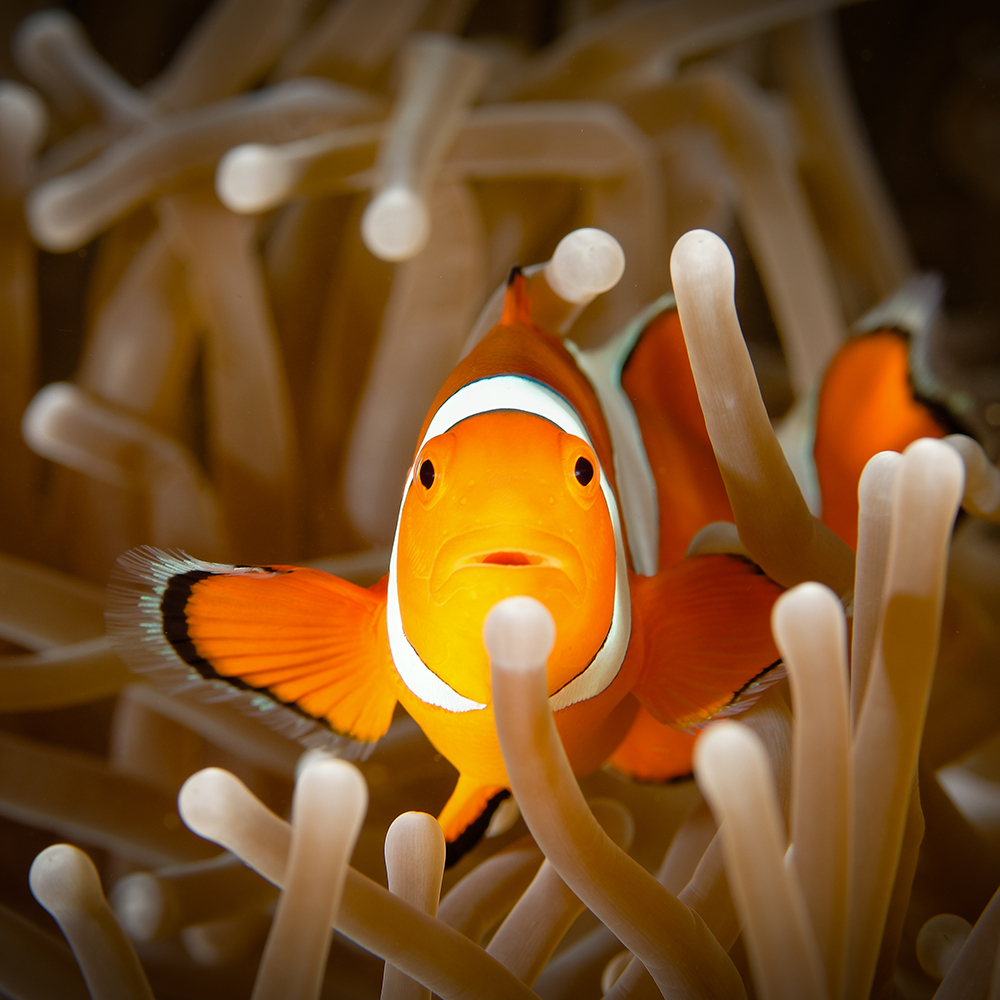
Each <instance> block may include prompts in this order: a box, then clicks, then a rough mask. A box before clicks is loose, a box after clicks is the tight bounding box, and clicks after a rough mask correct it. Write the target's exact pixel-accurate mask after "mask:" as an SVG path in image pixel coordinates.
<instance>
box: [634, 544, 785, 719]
mask: <svg viewBox="0 0 1000 1000" xmlns="http://www.w3.org/2000/svg"><path fill="white" fill-rule="evenodd" d="M780 593H781V588H780V587H779V586H778V585H777V584H776V583H774V582H773V581H771V580H769V579H768V578H767V577H766V576H764V574H763V573H762V572H761V570H760V569H759V568H758V567H757V566H755V565H754V564H753V563H751V562H748V561H747V560H746V559H743V558H741V557H739V556H730V555H705V556H695V557H692V558H689V559H682V560H681V561H680V562H678V563H675V564H674V565H673V566H671V567H669V568H668V569H666V570H664V571H662V572H660V573H657V575H656V576H653V577H636V578H634V579H633V584H632V602H633V607H634V608H635V609H636V610H637V611H638V612H639V614H640V615H641V616H642V625H643V630H644V640H645V642H644V644H645V656H644V663H643V667H642V671H641V673H640V675H639V680H638V682H637V684H636V686H635V687H634V688H633V690H632V693H633V694H634V695H635V697H636V698H638V699H639V701H640V702H641V703H642V705H643V706H644V707H645V708H646V709H647V710H648V711H649V713H650V715H652V716H653V718H654V719H656V720H657V721H658V722H661V723H668V724H669V725H671V726H673V727H675V728H676V729H687V728H689V727H690V726H695V725H698V724H699V723H701V722H705V721H706V720H708V719H710V718H712V717H713V716H717V715H719V714H720V713H724V714H732V713H733V712H734V711H738V710H742V708H743V707H746V706H748V705H749V704H751V703H752V699H754V698H755V697H756V696H758V695H759V694H760V693H761V691H762V690H763V689H764V687H766V686H767V685H768V684H770V683H772V682H773V681H774V680H777V679H778V678H779V677H781V676H783V674H782V672H780V671H779V669H778V668H779V666H780V659H779V656H778V650H777V647H776V646H775V645H774V640H773V638H772V637H771V606H772V605H773V604H774V602H775V600H776V599H777V597H778V595H779V594H780ZM737 705H739V708H737Z"/></svg>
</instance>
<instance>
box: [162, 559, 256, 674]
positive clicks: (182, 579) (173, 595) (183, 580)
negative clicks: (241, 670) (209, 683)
mask: <svg viewBox="0 0 1000 1000" xmlns="http://www.w3.org/2000/svg"><path fill="white" fill-rule="evenodd" d="M218 575H219V574H217V573H209V572H208V571H207V570H203V569H192V570H188V572H187V573H178V574H177V575H176V576H172V577H171V578H170V581H169V583H168V584H167V589H166V591H165V592H164V594H163V600H162V601H161V602H160V614H161V615H162V616H163V634H164V635H165V636H166V637H167V642H169V643H170V645H171V646H173V647H174V652H175V653H176V654H177V655H178V656H179V657H180V658H181V659H182V660H183V661H184V662H185V663H186V664H188V666H191V667H194V669H195V670H197V671H198V673H199V674H201V676H202V677H204V678H205V679H206V680H217V679H222V680H227V681H230V682H231V683H234V684H235V685H236V686H237V687H246V685H245V684H243V683H242V682H240V681H239V680H238V679H236V678H230V677H225V678H221V677H220V675H219V674H218V673H216V671H215V670H214V669H213V668H212V664H211V663H209V662H208V660H206V659H205V657H204V656H202V655H201V654H200V653H199V652H198V650H197V649H195V646H194V642H193V641H192V640H191V636H190V634H189V633H188V623H187V603H188V601H189V600H191V592H192V590H193V589H194V586H195V584H196V583H200V582H201V581H202V580H206V579H208V577H210V576H218Z"/></svg>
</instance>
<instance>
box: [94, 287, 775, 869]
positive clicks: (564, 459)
mask: <svg viewBox="0 0 1000 1000" xmlns="http://www.w3.org/2000/svg"><path fill="white" fill-rule="evenodd" d="M727 515H728V516H727ZM718 519H731V514H729V507H728V501H727V500H726V497H725V491H724V488H723V486H722V482H721V477H720V476H719V473H718V469H717V467H716V465H715V460H714V455H713V453H712V450H711V445H710V442H709V441H708V436H707V433H706V432H705V428H704V421H703V420H702V419H701V411H700V407H699V406H698V402H697V395H696V393H695V391H694V384H693V379H692V378H691V375H690V368H689V367H688V366H687V358H686V353H685V352H684V348H683V341H682V338H681V334H680V327H679V324H678V322H677V319H676V312H675V311H674V310H673V306H672V301H671V300H670V299H669V298H666V299H664V300H661V302H659V303H657V304H656V305H655V306H654V307H653V308H651V309H650V310H647V312H646V313H645V314H644V315H643V316H641V317H639V318H638V319H637V321H636V322H635V323H634V324H632V325H631V326H630V328H629V329H628V330H626V331H623V333H622V335H620V336H619V337H618V338H616V339H615V341H613V342H612V343H611V344H610V345H608V347H606V348H602V349H601V351H599V352H592V353H587V352H582V351H580V350H579V349H577V348H574V347H573V346H572V345H570V346H569V347H567V346H566V345H564V343H563V342H562V341H561V340H560V339H559V338H557V337H555V336H553V335H550V334H548V333H546V332H544V331H542V330H540V329H538V328H537V327H535V326H534V325H533V323H532V321H531V317H530V311H529V308H528V304H527V298H526V293H525V289H524V285H523V278H521V277H520V275H519V273H518V274H515V275H514V276H513V280H512V283H511V284H510V286H509V288H508V292H507V300H506V304H505V309H504V315H503V317H502V319H501V321H500V323H499V324H498V325H497V326H496V327H495V328H494V329H493V330H492V331H491V332H490V333H489V334H488V335H487V336H486V337H485V338H484V339H483V340H482V342H481V343H480V344H479V345H478V346H477V347H476V348H475V349H474V350H473V351H472V352H471V353H470V354H469V355H468V357H466V358H465V359H464V360H463V361H462V362H461V363H460V364H459V365H458V367H457V368H456V369H455V371H454V372H453V373H452V375H451V376H450V377H449V379H448V380H447V381H446V383H445V385H444V386H443V387H442V389H441V391H440V392H439V394H438V396H437V398H436V399H435V401H434V403H433V405H432V406H431V409H430V411H429V413H428V415H427V418H426V420H425V422H424V425H423V427H422V428H421V431H420V435H419V440H418V445H417V449H416V452H415V456H414V461H413V464H412V466H411V468H410V470H409V472H408V474H407V477H406V482H405V485H404V490H403V499H402V503H401V506H400V512H399V519H398V523H397V529H396V534H395V539H394V543H393V547H392V554H391V558H390V565H389V572H388V574H387V576H386V577H385V578H383V579H382V580H381V581H379V583H378V584H376V585H375V586H373V587H371V588H361V587H356V586H354V585H352V584H350V583H347V582H345V581H342V580H339V579H338V578H336V577H333V576H331V575H329V574H325V573H322V572H320V571H318V570H313V569H307V568H301V567H291V566H273V567H232V566H223V565H219V564H211V563H202V562H199V561H198V560H195V559H191V558H190V557H187V556H184V555H183V554H165V553H157V552H155V551H154V550H148V549H146V550H136V551H134V552H133V553H129V554H127V555H126V556H124V557H123V558H122V560H121V563H120V569H119V572H118V575H117V577H116V578H115V580H114V581H113V583H112V585H111V588H110V601H109V614H108V622H109V631H110V632H111V634H112V636H113V638H114V640H115V642H116V644H117V646H118V648H119V649H120V650H121V651H122V655H123V657H124V658H125V660H126V662H128V663H130V665H133V666H134V667H136V668H137V669H140V670H146V671H150V672H153V673H157V672H158V673H162V674H166V675H167V676H168V677H169V678H172V679H174V680H177V679H178V678H181V679H184V680H185V681H186V682H190V683H191V684H193V685H194V686H195V687H196V688H197V689H199V690H203V691H205V692H207V693H209V694H214V695H215V696H220V695H224V696H226V697H231V698H234V699H236V700H237V701H238V702H240V703H242V704H243V706H244V707H246V708H248V709H249V710H251V711H255V712H257V713H258V714H259V715H262V716H263V717H264V718H265V719H269V720H270V721H272V723H273V724H274V725H276V726H277V727H278V728H283V729H284V730H285V731H286V732H288V733H289V734H290V735H293V736H296V737H297V738H299V739H301V740H302V741H303V742H305V743H307V744H308V743H311V742H312V743H316V742H322V741H323V740H324V738H328V737H329V736H330V735H335V736H339V737H346V738H348V739H350V740H353V741H355V742H356V743H360V744H365V743H371V742H374V741H375V740H377V739H378V738H379V737H380V736H381V735H383V734H384V732H385V731H386V729H387V728H388V726H389V723H390V721H391V718H392V713H393V710H394V708H395V706H396V704H397V702H398V703H400V704H401V705H402V706H403V707H404V708H405V709H406V711H407V712H408V713H409V714H410V715H411V716H412V717H413V718H414V719H415V721H416V722H417V723H418V724H419V725H420V726H421V728H422V729H423V731H424V732H425V733H426V735H427V736H428V738H429V739H430V740H431V742H432V743H433V744H434V745H435V746H436V747H437V749H438V750H439V751H440V752H441V753H442V754H443V755H444V756H445V757H446V758H447V759H448V760H450V761H451V762H452V763H453V764H454V765H455V767H456V768H457V769H458V771H459V775H460V777H459V782H458V785H457V786H456V789H455V792H454V793H453V795H452V797H451V799H450V800H449V802H448V804H447V805H446V806H445V809H444V811H443V812H442V814H441V816H440V820H441V823H442V826H443V828H444V830H445V834H446V837H447V839H448V841H449V844H450V847H451V848H452V850H451V855H452V858H453V857H454V856H457V854H458V853H460V851H461V850H462V849H464V848H465V847H467V846H469V844H470V843H471V842H473V841H474V840H475V839H477V838H478V836H479V835H480V834H481V833H482V830H483V829H484V827H485V825H486V822H487V820H488V819H489V816H490V813H491V811H492V809H493V808H495V806H496V805H497V804H498V803H499V801H500V799H501V798H502V797H504V796H505V795H506V794H508V793H507V784H508V781H507V775H506V771H505V769H504V763H503V758H502V755H501V753H500V748H499V744H498V741H497V736H496V730H495V725H494V720H493V710H492V703H491V694H490V674H489V662H488V657H487V654H486V651H485V648H484V646H483V642H482V627H483V621H484V619H485V616H486V614H487V613H488V611H489V610H490V608H492V607H493V605H494V604H496V603H497V602H498V601H500V600H502V599H503V598H505V597H509V596H514V595H522V594H524V595H530V596H532V597H536V598H537V599H538V600H540V601H541V602H542V603H544V604H545V605H546V607H548V609H549V610H550V612H551V613H552V615H553V618H554V619H555V622H556V642H555V647H554V648H553V651H552V654H551V656H550V659H549V662H548V689H549V701H550V705H551V706H552V709H553V711H554V717H555V720H556V725H557V727H558V729H559V732H560V735H561V737H562V740H563V744H564V746H565V748H566V751H567V754H568V756H569V759H570V762H571V764H572V765H573V767H574V769H575V770H576V771H577V773H586V772H587V771H590V770H593V769H594V768H596V767H597V766H599V765H600V764H601V763H603V762H604V761H605V760H607V759H608V758H611V759H612V760H613V762H614V763H615V764H616V765H617V766H618V767H620V768H621V769H622V770H624V771H625V772H626V773H630V774H634V775H636V776H638V777H642V778H649V779H656V780H666V779H669V778H673V777H677V776H680V775H683V774H686V773H688V772H690V754H691V745H692V743H693V739H694V737H693V735H691V733H690V732H685V731H684V730H688V729H690V727H692V726H695V725H698V724H699V723H701V722H704V721H705V720H707V719H708V718H711V717H713V716H715V715H717V714H719V713H724V712H727V711H731V710H733V708H734V706H735V705H736V704H737V703H739V704H740V707H744V706H745V705H746V704H749V701H750V700H752V698H753V696H754V695H756V694H757V693H759V691H760V690H762V689H763V686H765V685H766V683H768V682H769V681H771V680H773V679H775V678H776V677H777V676H779V674H780V672H779V671H778V670H776V669H775V667H776V666H777V665H778V655H777V651H776V649H775V647H774V644H773V640H772V639H771V635H770V629H769V616H770V608H771V605H772V604H773V601H774V600H775V598H776V597H777V595H778V593H779V588H778V587H777V586H776V585H775V584H774V583H772V582H771V581H770V580H768V579H767V578H766V577H765V576H764V575H763V574H762V573H761V572H760V571H759V570H758V569H757V568H756V567H755V566H753V565H752V564H751V563H749V562H748V561H747V560H745V559H743V558H740V557H737V556H730V555H726V554H713V555H706V556H697V557H693V558H684V552H685V549H686V547H687V544H688V542H689V541H690V539H691V537H692V536H693V535H694V534H695V532H697V531H698V529H699V528H701V527H703V526H704V525H705V524H706V523H708V522H709V521H713V520H718ZM741 696H742V699H743V700H742V702H741V701H740V698H741Z"/></svg>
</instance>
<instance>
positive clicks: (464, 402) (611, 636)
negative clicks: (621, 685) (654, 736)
mask: <svg viewBox="0 0 1000 1000" xmlns="http://www.w3.org/2000/svg"><path fill="white" fill-rule="evenodd" d="M494 410H518V411H521V412H524V413H533V414H535V415H536V416H540V417H543V418H545V419H546V420H549V421H550V422H551V423H553V424H555V425H556V426H557V427H558V428H559V429H560V430H562V431H564V432H565V433H567V434H573V435H575V436H576V437H579V438H582V439H583V440H584V441H586V442H587V444H588V445H590V446H591V447H593V442H592V441H591V440H590V435H589V434H588V433H587V429H586V427H584V425H583V421H582V420H581V419H580V417H579V415H578V414H577V413H576V411H575V410H574V409H573V407H572V406H570V404H569V403H568V402H567V401H566V400H565V399H563V397H562V396H560V395H559V394H558V393H557V392H555V391H554V390H553V389H550V388H549V387H548V386H546V385H543V384H542V383H541V382H538V381H536V380H535V379H532V378H528V377H527V376H524V375H496V376H493V377H491V378H484V379H480V380H479V381H477V382H470V383H469V384H468V385H465V386H462V388H461V389H459V390H458V391H457V392H456V393H454V395H452V396H449V397H448V399H446V400H445V401H444V402H443V403H442V404H441V406H440V408H439V409H438V411H437V413H435V414H434V416H433V417H432V418H431V422H430V424H429V425H428V427H427V433H426V434H425V435H424V437H423V440H422V441H421V442H420V447H419V448H418V449H417V454H419V453H420V451H421V449H423V447H424V445H425V444H427V442H428V441H429V440H430V439H431V438H434V437H437V436H438V435H440V434H444V433H446V432H447V431H449V430H451V428H452V427H454V426H455V425H456V424H457V423H459V422H461V421H462V420H466V419H468V418H469V417H473V416H476V415H478V414H480V413H489V412H491V411H494ZM598 472H599V473H600V485H601V492H602V493H603V495H604V502H605V504H606V505H607V508H608V514H609V516H610V517H611V525H612V528H613V530H614V535H615V566H616V569H615V597H614V610H613V612H612V616H611V627H610V628H609V629H608V634H607V636H606V637H605V640H604V643H603V644H602V646H601V648H600V649H599V650H598V651H597V654H596V655H595V656H594V658H593V660H591V661H590V663H589V664H588V665H587V667H586V669H585V670H583V671H582V672H581V673H579V674H577V676H576V677H574V678H573V679H572V680H571V681H569V682H568V683H567V684H565V685H564V686H563V687H562V688H560V689H559V690H558V691H556V693H555V694H553V695H551V696H550V697H549V704H550V705H551V706H552V710H553V711H557V710H559V709H561V708H566V707H567V706H569V705H573V704H575V703H576V702H578V701H583V700H585V699H587V698H593V697H594V696H595V695H598V694H600V693H601V692H602V691H603V690H604V689H605V688H607V687H608V685H610V684H611V682H612V681H613V680H614V679H615V677H616V676H617V675H618V671H619V670H620V669H621V665H622V661H623V660H624V659H625V652H626V650H627V649H628V643H629V638H630V636H631V633H632V608H631V603H630V600H629V589H628V564H627V562H626V560H625V545H624V542H623V540H622V529H621V521H620V519H619V516H618V504H617V501H616V500H615V495H614V492H613V491H612V489H611V484H610V483H609V482H608V480H607V477H606V476H605V475H604V470H603V469H601V468H600V463H598ZM413 474H414V470H413V468H412V467H411V468H410V471H409V473H408V475H407V477H406V487H405V489H404V491H403V499H404V501H405V498H406V493H407V492H408V491H409V489H410V486H411V484H412V482H413ZM399 509H400V514H399V517H400V518H401V517H402V512H403V505H402V504H400V508H399ZM398 540H399V519H397V521H396V537H395V538H394V539H393V543H392V555H391V557H390V560H389V592H388V595H387V597H388V601H387V606H386V621H387V625H388V631H389V648H390V650H391V652H392V659H393V662H394V663H395V665H396V670H397V671H398V673H399V676H400V677H401V678H402V680H403V683H404V684H405V685H406V686H407V688H409V690H410V691H411V692H412V693H413V694H414V695H416V696H417V697H418V698H420V700H421V701H424V702H426V703H427V704H429V705H437V706H439V707H440V708H444V709H447V710H448V711H449V712H471V711H475V710H476V709H482V708H485V707H486V706H485V705H484V704H482V703H480V702H477V701H473V700H472V699H471V698H467V697H465V696H464V695H462V694H459V692H458V691H456V690H455V689H454V688H453V687H451V686H450V685H449V684H447V683H445V681H443V680H442V679H441V678H440V677H438V675H437V674H435V673H434V672H433V671H432V670H431V669H430V668H429V667H428V666H427V665H426V664H425V663H424V662H423V660H421V659H420V656H419V654H418V653H417V651H416V650H415V649H414V648H413V646H412V645H411V643H410V641H409V639H407V637H406V633H405V632H404V631H403V622H402V619H401V617H400V612H399V592H398V590H397V587H396V548H397V544H398Z"/></svg>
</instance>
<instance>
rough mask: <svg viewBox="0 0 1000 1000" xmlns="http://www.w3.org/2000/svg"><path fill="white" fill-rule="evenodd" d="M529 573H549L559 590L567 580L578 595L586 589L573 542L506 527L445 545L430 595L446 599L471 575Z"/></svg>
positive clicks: (466, 534) (467, 535)
mask: <svg viewBox="0 0 1000 1000" xmlns="http://www.w3.org/2000/svg"><path fill="white" fill-rule="evenodd" d="M498 527H499V530H498ZM504 529H506V530H504ZM503 535H507V538H503V537H502V536H503ZM498 536H501V537H498ZM511 542H514V543H515V544H509V543H511ZM498 543H499V544H498ZM530 570H543V571H544V570H548V571H550V573H551V574H552V575H553V576H554V577H555V579H554V580H553V582H554V583H555V585H556V586H559V583H557V582H556V581H557V580H565V581H566V582H567V583H569V584H570V586H571V588H572V590H573V591H575V592H576V593H577V594H580V593H582V592H583V591H584V589H585V588H586V570H585V569H584V565H583V559H582V558H581V557H580V553H579V552H578V551H577V548H576V546H575V545H574V544H573V543H572V542H570V541H568V540H567V539H565V538H562V537H561V536H560V535H555V534H552V533H551V532H548V531H541V530H539V529H537V528H522V527H516V526H510V525H503V526H491V527H489V528H481V529H476V530H473V531H467V532H464V533H463V534H461V535H457V536H456V537H455V538H451V539H449V540H448V541H447V542H445V543H444V545H442V546H441V548H440V550H439V551H438V554H437V556H436V557H435V559H434V565H433V566H432V567H431V577H430V589H431V594H432V595H433V596H434V598H435V599H437V600H441V599H447V598H448V597H450V596H451V594H452V593H454V592H455V591H456V590H459V589H461V588H462V587H463V583H462V578H467V577H470V576H471V575H472V574H479V573H505V572H508V573H509V572H516V571H530Z"/></svg>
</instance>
